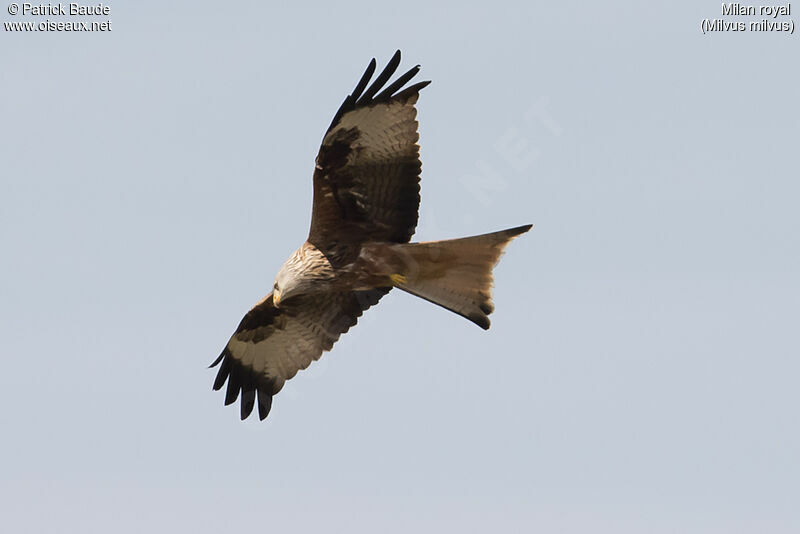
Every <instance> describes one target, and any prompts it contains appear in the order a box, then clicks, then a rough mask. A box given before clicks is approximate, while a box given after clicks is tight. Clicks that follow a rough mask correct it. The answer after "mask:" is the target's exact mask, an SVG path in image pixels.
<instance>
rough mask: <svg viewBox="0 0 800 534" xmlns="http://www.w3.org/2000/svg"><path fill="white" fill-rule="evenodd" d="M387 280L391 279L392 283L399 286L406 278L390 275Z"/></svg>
mask: <svg viewBox="0 0 800 534" xmlns="http://www.w3.org/2000/svg"><path fill="white" fill-rule="evenodd" d="M389 278H390V279H391V281H392V283H393V284H394V285H396V286H401V285H403V284H405V283H406V277H405V276H403V275H402V274H390V275H389Z"/></svg>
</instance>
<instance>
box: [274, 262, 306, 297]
mask: <svg viewBox="0 0 800 534" xmlns="http://www.w3.org/2000/svg"><path fill="white" fill-rule="evenodd" d="M298 281H299V279H298V278H297V276H296V274H295V273H293V272H292V270H291V269H290V268H287V266H286V265H284V266H283V267H281V270H280V271H278V275H277V276H276V277H275V284H273V286H272V303H273V304H274V305H275V307H276V308H278V307H280V305H281V301H285V300H287V299H289V298H291V297H293V296H295V295H298V294H300V293H302V291H301V288H300V287H299V286H300V284H299V283H298Z"/></svg>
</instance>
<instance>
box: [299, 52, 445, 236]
mask: <svg viewBox="0 0 800 534" xmlns="http://www.w3.org/2000/svg"><path fill="white" fill-rule="evenodd" d="M399 63H400V51H397V52H396V53H395V55H394V56H393V57H392V59H391V60H390V61H389V63H388V65H387V66H386V68H385V69H384V70H383V71H382V72H381V73H380V74H379V75H378V77H377V78H376V79H375V81H374V82H373V83H372V84H371V85H369V87H367V86H368V84H369V81H370V78H371V77H372V75H373V73H374V71H375V65H376V64H375V60H374V59H373V60H372V62H371V63H370V64H369V66H368V67H367V70H366V72H365V73H364V75H363V76H362V77H361V79H360V80H359V82H358V84H357V85H356V87H355V89H354V90H353V93H352V94H350V95H349V96H348V97H347V98H346V99H345V101H344V102H343V103H342V105H341V107H340V108H339V110H338V111H337V113H336V115H335V116H334V119H333V122H332V123H331V125H330V127H329V128H328V131H327V132H326V134H325V137H324V138H323V140H322V146H321V147H320V150H319V154H318V155H317V160H316V168H315V171H314V206H313V211H312V217H311V230H310V232H309V237H308V240H309V242H311V243H312V244H313V245H315V246H316V247H317V248H318V249H320V250H322V251H323V252H327V251H329V250H330V249H331V248H333V247H335V246H337V245H340V244H359V243H363V242H366V241H389V242H395V243H406V242H408V241H409V240H410V239H411V236H412V235H413V234H414V230H415V229H416V225H417V216H418V210H419V200H420V197H419V180H420V171H421V168H422V164H421V163H420V159H419V145H418V144H417V141H418V140H419V133H418V131H417V128H418V123H417V119H416V116H417V110H416V108H415V107H414V104H415V103H416V102H417V98H418V97H419V91H420V89H422V88H423V87H425V86H426V85H428V84H429V83H430V82H428V81H425V82H419V83H416V84H413V85H411V86H409V87H406V88H403V87H404V86H405V85H406V83H408V82H409V81H410V80H411V79H412V78H413V77H414V76H415V75H416V74H417V73H418V72H419V65H417V66H415V67H414V68H412V69H410V70H409V71H408V72H406V73H405V74H403V75H402V76H400V77H398V78H397V80H395V81H394V82H392V83H390V84H389V85H388V86H387V85H386V83H387V82H388V81H389V79H390V78H391V77H392V75H393V74H394V72H395V70H396V69H397V66H398V65H399ZM384 86H385V87H384Z"/></svg>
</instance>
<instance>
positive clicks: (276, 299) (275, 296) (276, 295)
mask: <svg viewBox="0 0 800 534" xmlns="http://www.w3.org/2000/svg"><path fill="white" fill-rule="evenodd" d="M272 303H273V304H274V305H275V307H276V308H277V307H278V306H279V305H280V303H281V292H280V291H278V290H277V289H273V290H272Z"/></svg>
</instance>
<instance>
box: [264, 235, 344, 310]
mask: <svg viewBox="0 0 800 534" xmlns="http://www.w3.org/2000/svg"><path fill="white" fill-rule="evenodd" d="M332 278H333V270H332V269H331V266H330V263H329V262H328V260H327V259H326V258H325V256H324V255H323V254H322V253H321V252H319V251H318V250H317V249H316V248H314V246H313V245H310V244H308V243H306V244H304V245H303V246H302V247H300V248H299V249H297V250H296V251H295V252H294V254H292V255H291V256H290V257H289V259H288V260H286V263H284V264H283V267H281V270H280V271H278V274H277V276H275V284H274V285H273V286H272V303H273V304H274V305H275V307H276V308H277V307H279V306H280V305H281V303H282V302H285V301H287V300H289V299H290V298H293V297H296V296H298V295H305V294H308V293H313V292H315V291H320V290H323V289H324V288H325V287H326V283H328V282H329V281H330V280H331V279H332Z"/></svg>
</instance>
